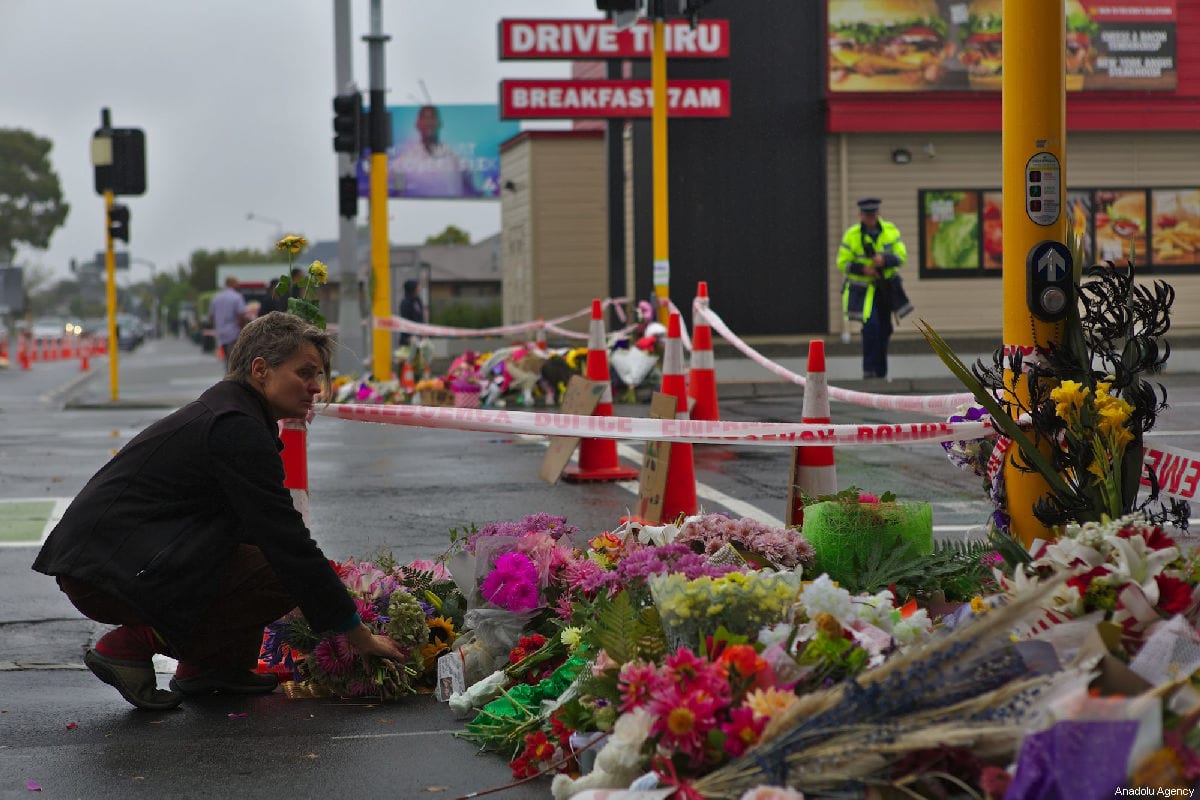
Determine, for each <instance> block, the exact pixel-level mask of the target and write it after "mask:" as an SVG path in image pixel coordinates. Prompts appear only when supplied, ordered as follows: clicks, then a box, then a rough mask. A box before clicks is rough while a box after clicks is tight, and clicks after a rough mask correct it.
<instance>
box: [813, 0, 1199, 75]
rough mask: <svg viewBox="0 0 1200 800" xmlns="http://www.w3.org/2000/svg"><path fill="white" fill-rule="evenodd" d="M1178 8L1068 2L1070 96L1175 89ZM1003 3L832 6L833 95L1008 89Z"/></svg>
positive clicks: (1127, 0)
mask: <svg viewBox="0 0 1200 800" xmlns="http://www.w3.org/2000/svg"><path fill="white" fill-rule="evenodd" d="M1176 3H1177V0H1120V2H1111V0H1066V16H1065V20H1066V31H1065V34H1066V36H1065V39H1066V50H1067V52H1066V85H1067V89H1068V90H1070V91H1079V90H1083V91H1106V90H1107V91H1112V90H1120V91H1172V90H1174V89H1175V87H1176V83H1177V74H1176V63H1175V60H1176V54H1175V50H1176V17H1177V14H1176ZM1002 7H1003V0H828V14H827V16H826V19H827V20H828V29H827V35H828V39H827V42H828V44H827V47H828V57H829V90H830V91H831V92H928V91H970V90H981V91H999V90H1000V84H1001V80H1002V76H1003V72H1004V69H1003V62H1002V58H1001V54H1002V52H1003V44H1004V41H1003V40H1004V27H1003V13H1002V11H1003V9H1002Z"/></svg>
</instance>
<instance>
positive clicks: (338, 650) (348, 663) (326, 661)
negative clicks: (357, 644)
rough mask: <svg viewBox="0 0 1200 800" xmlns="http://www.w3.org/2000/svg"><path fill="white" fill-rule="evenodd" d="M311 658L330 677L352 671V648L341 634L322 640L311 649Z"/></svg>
mask: <svg viewBox="0 0 1200 800" xmlns="http://www.w3.org/2000/svg"><path fill="white" fill-rule="evenodd" d="M313 658H315V659H316V660H317V666H319V667H320V668H321V669H323V670H325V671H326V672H328V673H329V674H330V675H345V674H346V673H348V672H350V671H351V670H352V669H354V658H355V656H354V648H353V647H351V646H350V642H349V641H348V640H347V639H346V635H345V634H342V633H338V634H335V635H333V636H330V637H328V638H326V639H322V640H321V641H320V642H319V643H318V644H317V646H316V647H314V648H313Z"/></svg>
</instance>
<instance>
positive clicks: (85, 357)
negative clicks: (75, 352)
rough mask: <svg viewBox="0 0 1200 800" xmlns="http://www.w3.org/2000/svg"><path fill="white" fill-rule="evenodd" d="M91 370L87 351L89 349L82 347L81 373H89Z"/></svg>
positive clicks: (80, 356) (80, 351) (80, 352)
mask: <svg viewBox="0 0 1200 800" xmlns="http://www.w3.org/2000/svg"><path fill="white" fill-rule="evenodd" d="M89 369H91V366H90V365H89V364H88V351H87V348H86V347H80V348H79V371H80V372H87V371H88V370H89Z"/></svg>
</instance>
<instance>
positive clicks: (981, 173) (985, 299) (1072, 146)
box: [827, 131, 1200, 334]
mask: <svg viewBox="0 0 1200 800" xmlns="http://www.w3.org/2000/svg"><path fill="white" fill-rule="evenodd" d="M897 148H904V149H906V150H908V151H909V152H911V153H912V156H913V158H912V162H911V163H909V164H896V163H895V162H893V161H892V151H893V150H895V149H897ZM827 156H828V175H827V177H828V186H829V193H828V214H829V226H828V228H829V251H828V252H829V262H830V263H829V264H828V265H827V269H828V271H829V320H830V331H829V332H830V333H837V332H839V331H840V330H841V327H842V312H841V297H840V295H839V292H840V289H841V285H842V278H841V275H840V273H838V271H837V266H836V259H837V248H838V244H839V242H840V241H841V237H842V234H843V233H844V232H845V229H846V228H847V227H848V226H850V225H853V224H856V223H857V222H858V209H857V208H856V206H855V205H854V201H855V200H856V199H858V198H860V197H878V198H880V199H882V200H883V207H882V208H881V210H880V214H881V216H883V217H884V218H885V219H887V220H890V221H891V222H894V223H896V225H898V226H899V228H900V233H901V235H902V236H903V238H904V242H905V244H906V245H907V246H908V264H907V265H906V266H905V268H904V270H903V271H902V275H903V276H904V287H905V289H906V291H907V292H908V295H909V298H910V299H911V300H912V302H913V305H914V306H916V313H915V314H913V316H911V317H909V318H907V319H906V320H905V321H904V323H903V324H902V327H903V328H908V329H911V327H912V322H913V321H914V320H916V319H917V318H920V319H924V320H925V321H927V322H929V323H930V324H931V325H932V326H933V327H934V329H936V330H937V331H938V332H939V333H942V334H945V333H947V332H950V333H955V332H957V333H987V332H992V331H1000V330H1001V329H1002V327H1003V326H1002V321H1001V281H1000V280H999V278H962V279H955V278H938V279H925V280H921V279H919V278H918V277H917V274H918V256H919V253H920V241H919V230H920V229H919V227H918V209H917V190H918V189H939V188H944V189H955V188H964V189H970V188H988V187H996V188H999V187H1000V185H1001V154H1000V134H998V133H995V134H991V133H965V134H964V133H953V134H950V133H936V134H922V133H905V134H831V135H830V136H829V137H828V140H827ZM1066 169H1067V183H1068V188H1070V187H1074V186H1080V187H1103V186H1112V187H1114V188H1116V187H1120V188H1124V187H1140V186H1147V187H1149V186H1200V132H1188V131H1181V132H1144V133H1143V132H1132V133H1075V134H1068V137H1067V153H1066ZM1158 277H1161V278H1163V279H1164V280H1166V281H1167V282H1169V283H1170V284H1171V285H1172V286H1174V287H1175V290H1176V295H1177V296H1176V300H1175V305H1174V306H1173V309H1172V327H1173V328H1191V327H1200V274H1197V275H1194V276H1193V275H1163V276H1158ZM852 324H853V323H852Z"/></svg>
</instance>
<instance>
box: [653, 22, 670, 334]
mask: <svg viewBox="0 0 1200 800" xmlns="http://www.w3.org/2000/svg"><path fill="white" fill-rule="evenodd" d="M655 6H656V9H657V10H656V12H655V17H654V23H653V24H654V31H653V42H652V45H651V47H652V49H651V51H650V88H651V92H652V94H653V95H654V107H653V108H652V109H651V113H650V139H651V149H652V152H653V160H654V297H655V298H656V299H657V300H658V303H657V305H658V321H659V322H661V323H662V324H663V325H666V324H667V321H668V320H669V319H670V316H671V310H670V308H669V307H668V306H667V300H668V298H669V297H670V290H671V259H670V252H671V248H670V241H669V239H668V238H667V229H668V228H669V225H668V224H667V219H668V217H667V50H666V42H665V40H664V31H665V28H666V21H665V19H664V14H663V12H662V1H661V0H657V2H656V3H655Z"/></svg>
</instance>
